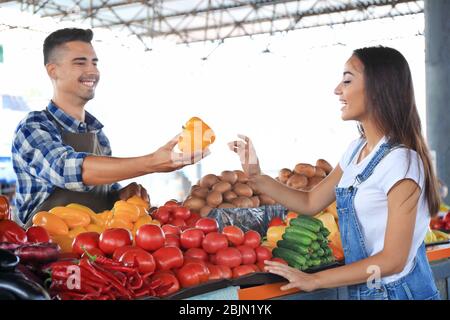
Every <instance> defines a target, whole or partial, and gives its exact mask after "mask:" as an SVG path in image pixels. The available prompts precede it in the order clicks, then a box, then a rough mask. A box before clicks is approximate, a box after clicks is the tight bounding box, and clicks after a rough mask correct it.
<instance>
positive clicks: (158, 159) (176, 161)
mask: <svg viewBox="0 0 450 320" xmlns="http://www.w3.org/2000/svg"><path fill="white" fill-rule="evenodd" d="M178 137H179V135H177V136H176V137H174V138H173V139H172V140H170V141H169V142H168V143H167V144H166V145H164V146H162V147H161V148H159V149H158V150H156V151H155V152H154V153H152V154H151V155H150V156H151V158H152V159H151V160H152V164H153V165H154V170H153V172H171V171H175V170H178V169H181V168H183V167H185V166H187V165H190V164H194V163H196V162H198V161H200V160H202V159H203V158H205V157H206V156H208V155H209V154H210V153H211V152H210V151H209V149H208V148H206V149H204V150H203V151H199V152H194V153H192V154H191V153H189V154H187V153H180V152H175V151H174V150H173V149H174V148H175V146H176V145H177V144H178Z"/></svg>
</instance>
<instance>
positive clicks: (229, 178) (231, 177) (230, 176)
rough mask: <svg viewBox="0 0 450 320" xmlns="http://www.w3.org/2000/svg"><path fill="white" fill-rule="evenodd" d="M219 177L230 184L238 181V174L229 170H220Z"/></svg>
mask: <svg viewBox="0 0 450 320" xmlns="http://www.w3.org/2000/svg"><path fill="white" fill-rule="evenodd" d="M220 177H221V178H222V181H225V182H228V183H230V184H232V185H233V184H235V183H236V182H237V181H238V176H237V174H236V172H234V171H229V170H225V171H222V173H221V174H220Z"/></svg>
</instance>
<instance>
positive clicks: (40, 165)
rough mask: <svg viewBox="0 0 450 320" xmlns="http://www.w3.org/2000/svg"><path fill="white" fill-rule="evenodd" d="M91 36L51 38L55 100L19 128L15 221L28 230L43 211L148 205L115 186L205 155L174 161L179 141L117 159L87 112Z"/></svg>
mask: <svg viewBox="0 0 450 320" xmlns="http://www.w3.org/2000/svg"><path fill="white" fill-rule="evenodd" d="M92 37H93V33H92V31H91V30H90V29H87V30H83V29H61V30H57V31H55V32H53V33H52V34H50V35H49V36H48V37H47V38H46V39H45V42H44V64H45V68H46V70H47V74H48V75H49V77H50V79H51V81H52V84H53V91H54V92H53V98H52V100H51V101H50V103H49V104H48V106H47V108H46V109H45V110H43V111H38V112H30V113H29V114H28V115H27V117H26V118H25V119H24V120H22V121H21V122H20V124H19V125H18V127H17V129H16V131H15V135H14V140H13V145H12V158H13V165H14V170H15V172H16V174H17V178H18V180H17V194H16V206H17V212H18V217H16V220H17V218H19V219H20V220H21V221H22V222H23V223H25V224H26V225H30V224H31V220H32V217H33V215H34V214H36V213H37V212H39V211H43V210H44V211H45V210H50V209H51V208H53V207H56V206H62V205H67V204H68V203H72V202H75V203H80V204H84V205H86V206H88V207H90V208H91V209H93V210H94V211H95V212H101V211H103V210H107V209H111V208H112V207H113V204H114V202H115V201H116V200H118V199H123V200H126V199H128V198H129V197H131V196H133V195H139V196H141V197H143V198H144V199H145V198H147V199H148V195H147V191H146V190H145V189H144V188H143V187H142V186H140V185H138V184H136V183H132V184H130V185H128V186H126V187H125V188H122V189H121V187H120V185H119V184H118V183H117V182H118V181H121V180H125V179H130V178H134V177H138V176H142V175H145V174H148V173H153V172H170V171H174V170H177V169H180V168H182V167H184V166H185V165H188V164H192V163H194V162H195V160H199V159H201V158H202V156H204V155H206V153H205V154H203V155H197V154H196V155H195V156H194V157H192V158H190V157H189V159H184V160H183V159H181V160H174V159H180V157H179V156H180V154H178V153H176V152H174V151H173V148H174V147H175V146H176V144H177V137H176V138H174V139H172V140H171V141H170V142H169V143H167V144H166V145H165V146H163V147H161V148H159V149H158V150H156V151H155V152H153V153H150V154H147V155H144V156H140V157H134V158H114V157H111V148H110V144H109V140H108V138H107V137H106V136H105V134H104V133H103V131H102V128H103V125H102V124H101V123H100V122H99V121H98V120H97V119H96V118H95V117H94V116H92V115H91V114H90V113H88V112H86V111H85V109H84V108H85V105H86V103H87V102H88V101H89V100H91V99H93V98H94V93H95V88H96V86H97V84H98V82H99V79H100V73H99V70H98V68H97V62H98V58H97V56H96V54H95V51H94V48H93V47H92V44H91V41H92ZM194 159H195V160H194Z"/></svg>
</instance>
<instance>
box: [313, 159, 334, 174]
mask: <svg viewBox="0 0 450 320" xmlns="http://www.w3.org/2000/svg"><path fill="white" fill-rule="evenodd" d="M316 167H319V168H322V169H323V171H325V173H326V174H329V173H330V172H331V171H333V167H332V166H331V164H329V163H328V161H326V160H323V159H319V160H317V161H316Z"/></svg>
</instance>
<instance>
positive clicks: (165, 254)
mask: <svg viewBox="0 0 450 320" xmlns="http://www.w3.org/2000/svg"><path fill="white" fill-rule="evenodd" d="M153 258H155V261H156V270H158V271H169V270H170V269H173V268H180V267H181V266H182V265H183V263H184V258H183V253H182V252H181V250H180V249H179V248H177V247H166V248H160V249H158V250H156V252H155V253H153Z"/></svg>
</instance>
